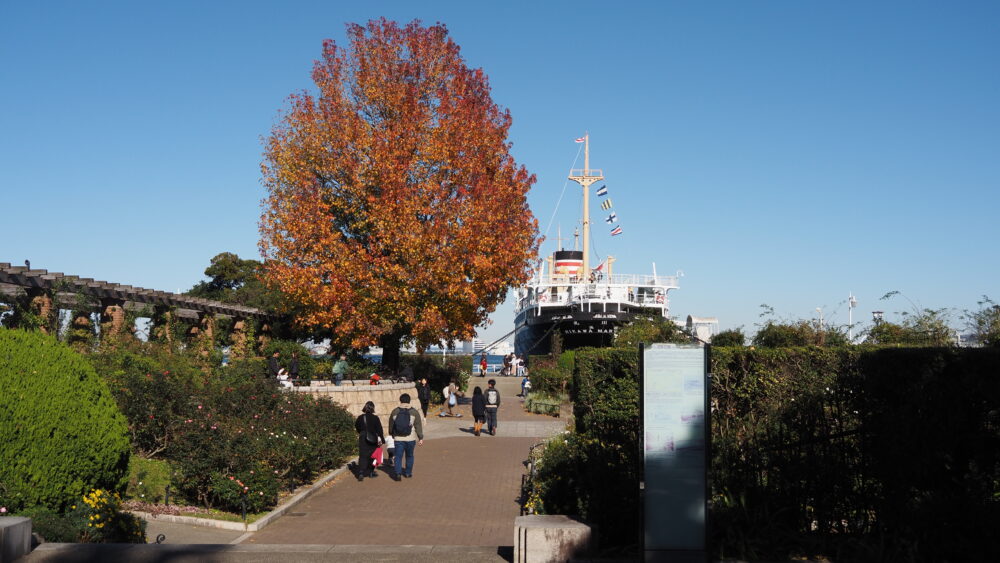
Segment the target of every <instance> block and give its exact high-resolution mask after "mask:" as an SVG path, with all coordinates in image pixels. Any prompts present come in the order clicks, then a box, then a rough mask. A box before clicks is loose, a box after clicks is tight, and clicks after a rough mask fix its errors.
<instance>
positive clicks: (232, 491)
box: [209, 464, 278, 513]
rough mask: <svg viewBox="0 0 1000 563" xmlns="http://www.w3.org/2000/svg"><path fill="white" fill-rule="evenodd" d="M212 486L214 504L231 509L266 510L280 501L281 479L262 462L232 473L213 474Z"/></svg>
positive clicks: (250, 511)
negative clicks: (279, 487)
mask: <svg viewBox="0 0 1000 563" xmlns="http://www.w3.org/2000/svg"><path fill="white" fill-rule="evenodd" d="M209 486H210V488H211V491H212V493H211V495H212V500H213V501H214V504H216V505H217V506H219V508H222V509H224V510H229V511H230V512H236V513H239V512H241V511H242V510H243V509H244V508H245V509H246V511H247V513H253V512H264V511H265V510H268V509H270V508H271V507H273V506H274V505H275V504H277V502H278V480H277V479H276V478H275V476H274V474H273V473H272V472H270V471H268V470H267V468H266V467H264V466H263V465H259V464H258V465H256V466H254V468H253V469H248V470H244V471H242V472H240V473H236V474H233V475H229V474H226V473H218V472H216V473H213V474H212V475H211V477H210V480H209Z"/></svg>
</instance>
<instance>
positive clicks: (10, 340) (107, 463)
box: [0, 329, 129, 512]
mask: <svg viewBox="0 0 1000 563" xmlns="http://www.w3.org/2000/svg"><path fill="white" fill-rule="evenodd" d="M0 389H2V390H3V392H2V393H0V444H3V447H2V448H0V505H2V506H5V507H7V509H8V510H11V511H18V510H21V509H23V508H25V507H29V506H35V505H41V506H44V507H48V508H52V509H54V510H56V511H57V512H62V511H64V510H65V509H66V508H67V507H68V506H70V505H71V504H73V503H74V502H75V501H76V500H77V499H79V498H80V497H81V495H83V494H84V493H85V492H87V491H90V490H92V489H101V488H102V489H107V490H111V491H120V490H122V489H123V488H124V485H125V476H126V475H127V471H128V460H129V439H128V427H127V425H126V422H125V418H124V417H123V416H122V414H121V413H120V412H119V410H118V407H117V406H116V405H115V402H114V399H113V398H112V396H111V393H110V392H109V390H108V387H107V386H106V385H105V383H104V382H103V381H102V380H101V379H100V378H99V377H98V376H97V374H96V373H95V372H94V369H93V367H92V366H91V365H90V364H89V363H88V362H87V361H86V360H85V359H84V358H83V357H81V356H80V355H79V354H77V353H76V352H73V351H72V350H70V349H69V348H68V347H67V346H65V345H63V344H60V343H58V342H57V341H56V340H55V339H54V338H52V337H50V336H46V335H44V334H41V333H35V332H23V331H19V330H9V329H0Z"/></svg>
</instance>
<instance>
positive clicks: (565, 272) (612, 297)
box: [514, 135, 679, 355]
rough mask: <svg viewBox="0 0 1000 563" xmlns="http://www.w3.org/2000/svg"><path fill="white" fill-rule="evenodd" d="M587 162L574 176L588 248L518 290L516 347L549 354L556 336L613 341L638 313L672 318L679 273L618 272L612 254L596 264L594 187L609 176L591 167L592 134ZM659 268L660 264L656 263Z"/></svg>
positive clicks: (572, 341) (567, 345) (549, 262)
mask: <svg viewBox="0 0 1000 563" xmlns="http://www.w3.org/2000/svg"><path fill="white" fill-rule="evenodd" d="M583 142H584V143H585V145H584V167H583V169H582V170H571V171H570V174H569V179H570V180H573V181H574V182H576V183H577V184H579V185H580V186H581V187H582V188H583V217H582V224H583V249H582V250H575V249H574V250H564V249H559V250H556V251H555V252H553V253H552V255H551V256H549V257H548V258H547V259H546V261H545V262H543V263H542V265H541V267H540V268H538V269H537V270H536V274H535V277H534V278H533V279H532V280H531V281H529V282H528V284H527V285H525V286H524V287H522V288H519V289H518V291H517V301H516V303H515V305H514V307H515V317H514V352H515V353H516V354H518V355H522V354H531V355H540V354H548V353H549V352H550V351H551V347H552V337H553V336H554V335H555V334H559V335H561V338H562V348H563V349H564V350H569V349H573V348H579V347H583V346H596V347H601V346H609V345H610V344H611V342H612V340H613V338H614V335H615V331H616V330H617V328H618V327H619V326H621V325H623V324H625V323H628V322H630V321H631V320H632V319H633V318H635V317H636V315H640V314H641V315H644V316H648V315H650V314H653V315H659V316H662V317H664V318H669V316H668V315H669V313H670V299H669V297H668V292H669V291H670V290H671V289H677V288H678V287H679V286H678V284H677V277H676V276H657V275H656V273H655V271H654V272H653V274H651V275H634V274H616V273H614V271H613V269H612V265H613V263H614V258H613V257H611V256H608V257H607V258H606V259H605V260H604V261H603V262H601V264H600V265H598V266H597V267H594V268H591V267H590V261H589V243H590V212H589V201H590V187H591V185H592V184H593V183H594V182H598V181H600V180H603V179H604V174H603V173H602V171H601V170H599V169H591V168H590V136H589V135H585V136H584V138H583ZM654 269H655V267H654Z"/></svg>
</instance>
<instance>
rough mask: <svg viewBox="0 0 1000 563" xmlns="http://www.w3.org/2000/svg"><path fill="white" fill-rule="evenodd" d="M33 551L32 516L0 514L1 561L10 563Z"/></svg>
mask: <svg viewBox="0 0 1000 563" xmlns="http://www.w3.org/2000/svg"><path fill="white" fill-rule="evenodd" d="M30 551H31V518H24V517H21V516H0V563H9V562H11V561H14V560H15V559H17V558H18V557H22V556H24V555H27V554H28V553H29V552H30Z"/></svg>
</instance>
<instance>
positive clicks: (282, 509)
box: [129, 460, 356, 532]
mask: <svg viewBox="0 0 1000 563" xmlns="http://www.w3.org/2000/svg"><path fill="white" fill-rule="evenodd" d="M352 463H356V461H355V460H351V461H348V462H347V463H345V464H344V465H343V466H341V467H340V468H339V469H334V470H333V471H331V472H329V473H327V474H326V475H324V476H322V477H320V478H319V479H317V480H316V481H314V482H313V484H312V485H309V487H308V488H307V489H306V490H304V491H299V492H298V493H296V494H294V495H292V496H291V497H288V498H287V499H285V501H284V502H283V503H281V504H280V505H278V506H276V507H275V508H274V510H272V511H271V512H268V513H267V514H265V515H264V516H262V517H260V518H259V519H258V520H257V521H256V522H253V523H252V524H244V523H243V522H230V521H228V520H213V519H211V518H197V517H194V516H179V515H176V514H151V513H149V512H140V511H138V510H134V511H129V512H130V513H131V514H133V515H135V516H138V517H139V518H142V519H143V520H145V521H147V522H149V521H152V520H157V521H160V522H170V523H173V524H189V525H192V526H202V527H204V528H217V529H221V530H235V531H238V532H256V531H258V530H261V529H263V528H264V527H266V526H267V525H268V524H270V523H271V522H273V521H275V520H277V519H278V517H280V516H281V515H283V514H284V513H286V512H288V511H289V510H291V509H292V508H293V507H294V506H295V505H297V504H298V503H300V502H302V501H304V500H305V499H307V498H309V497H310V496H312V495H313V493H315V492H316V491H318V490H319V489H320V488H321V487H322V486H323V485H326V484H327V483H329V482H330V481H332V480H333V479H334V478H336V477H337V476H338V475H340V474H342V473H344V472H345V471H348V467H349V466H350V465H351V464H352Z"/></svg>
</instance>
